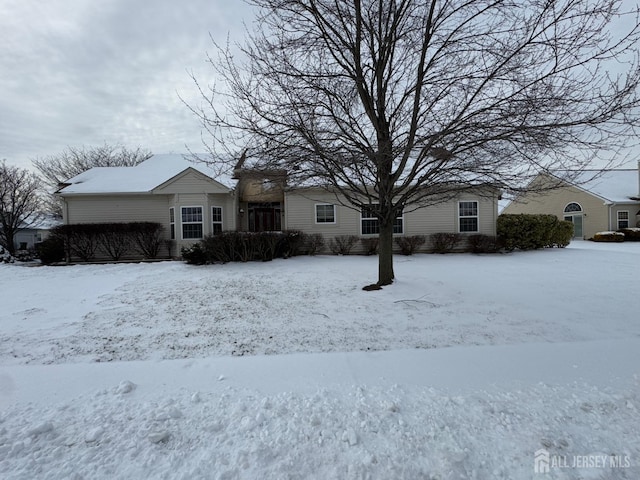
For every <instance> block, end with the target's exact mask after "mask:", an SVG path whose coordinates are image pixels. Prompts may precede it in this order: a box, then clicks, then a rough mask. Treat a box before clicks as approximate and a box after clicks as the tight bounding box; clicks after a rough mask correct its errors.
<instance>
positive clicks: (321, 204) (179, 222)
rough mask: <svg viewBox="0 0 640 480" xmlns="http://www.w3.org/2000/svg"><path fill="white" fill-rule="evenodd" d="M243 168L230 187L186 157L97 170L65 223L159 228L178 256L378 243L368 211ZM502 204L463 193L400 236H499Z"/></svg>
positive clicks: (79, 182)
mask: <svg viewBox="0 0 640 480" xmlns="http://www.w3.org/2000/svg"><path fill="white" fill-rule="evenodd" d="M243 166H244V158H243V159H241V160H240V161H239V162H238V164H237V165H236V169H235V171H234V176H233V178H231V179H221V178H220V177H218V176H216V175H214V174H213V173H212V172H211V171H210V170H209V169H208V168H207V167H205V166H203V165H194V164H192V163H190V162H187V161H186V160H184V159H183V158H182V156H181V155H154V156H153V157H151V158H150V159H148V160H146V161H145V162H143V163H141V164H139V165H138V166H135V167H101V168H93V169H91V170H89V171H87V172H84V173H82V174H80V175H78V176H77V177H74V178H72V179H70V180H69V181H68V182H67V183H66V184H65V185H64V186H63V187H62V188H61V189H60V190H59V191H58V194H59V195H60V197H61V198H62V200H63V214H64V222H65V223H67V224H73V223H99V222H128V221H152V222H159V223H161V224H162V225H164V226H165V229H166V232H167V234H166V237H167V239H171V240H173V241H174V248H173V250H172V252H171V254H172V255H174V256H175V255H178V254H179V252H180V248H181V247H182V246H187V245H190V244H192V243H194V242H196V241H197V240H199V239H201V238H203V237H204V236H205V235H208V234H211V233H217V232H220V231H223V230H241V231H250V232H259V231H279V230H302V231H304V232H306V233H321V234H322V235H323V236H324V237H325V238H326V239H327V240H329V239H330V238H333V237H335V236H337V235H357V236H362V237H367V236H376V235H377V233H378V230H377V225H378V221H377V219H375V218H373V217H372V216H371V215H369V214H368V212H367V209H363V210H362V211H359V210H356V209H354V208H350V207H347V206H345V205H342V204H341V202H340V198H339V197H337V196H336V195H334V194H331V193H329V192H327V191H325V190H321V189H318V188H291V187H287V183H286V180H287V176H286V172H284V171H281V170H257V169H253V168H243ZM498 197H499V192H498V190H497V189H495V188H493V187H488V186H486V185H485V186H478V187H473V188H464V189H462V188H461V190H460V193H459V194H458V195H457V196H456V197H455V198H453V199H450V200H448V201H446V202H443V203H440V204H438V205H435V206H430V207H424V208H420V209H417V210H413V209H407V211H406V212H404V213H403V215H402V216H400V217H398V219H397V220H396V228H395V230H396V235H429V234H431V233H436V232H456V233H463V234H474V233H481V234H486V235H495V233H496V218H497V216H498V207H497V205H498ZM358 248H359V246H358Z"/></svg>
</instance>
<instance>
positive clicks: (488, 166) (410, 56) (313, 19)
mask: <svg viewBox="0 0 640 480" xmlns="http://www.w3.org/2000/svg"><path fill="white" fill-rule="evenodd" d="M250 3H252V4H254V5H255V6H257V7H258V8H259V9H260V15H259V17H258V21H257V23H258V28H257V29H256V30H255V31H254V32H252V33H250V34H249V35H248V38H247V40H246V43H245V44H244V45H242V46H239V47H238V48H239V49H240V51H241V53H242V54H243V56H244V59H245V62H246V63H241V62H239V61H238V60H237V59H236V58H235V57H234V55H233V54H232V50H231V48H230V47H229V45H227V46H226V47H225V48H221V47H219V46H218V57H217V58H215V59H214V58H211V57H210V59H209V61H210V62H211V64H212V66H213V67H214V68H215V70H216V72H217V73H218V74H219V75H220V77H221V78H222V79H223V82H222V86H221V87H220V88H218V87H210V88H204V87H203V86H202V84H200V83H198V81H197V79H194V80H195V81H196V85H197V86H198V88H199V89H200V92H201V94H202V97H203V99H204V104H203V106H200V107H195V106H190V108H191V110H192V111H193V112H194V113H195V114H197V115H198V116H199V118H200V120H201V121H202V124H203V127H204V128H205V131H206V132H207V133H208V134H209V135H211V138H212V140H213V142H212V144H211V145H210V147H211V150H210V151H211V153H212V155H214V157H213V158H214V160H212V161H217V159H218V158H219V155H218V152H217V149H218V148H220V147H222V148H225V149H227V153H229V152H234V151H235V152H240V151H244V150H245V149H247V148H248V150H249V154H248V155H249V156H253V157H254V158H255V159H257V162H258V163H259V164H260V165H261V166H262V167H266V168H284V169H286V170H287V171H288V172H289V182H290V183H291V184H293V185H296V184H299V185H309V184H316V185H322V186H324V187H326V188H328V189H331V190H332V191H335V192H337V193H339V194H340V196H342V197H343V198H345V199H346V200H347V201H348V202H350V204H351V205H352V206H353V207H354V208H361V207H364V206H369V208H372V209H373V211H374V214H375V215H376V216H377V217H378V218H379V220H380V226H381V238H380V241H381V252H383V253H381V255H380V259H381V264H382V261H383V256H384V257H385V258H386V257H387V256H389V257H390V252H387V251H386V246H388V245H387V244H389V243H390V239H391V233H389V232H390V225H392V223H393V219H394V218H395V217H396V216H397V214H398V212H400V211H402V210H403V209H405V208H407V207H409V208H416V207H420V206H424V205H428V204H430V203H433V202H438V201H443V200H446V199H447V198H449V197H450V196H451V195H453V194H455V193H457V192H458V191H459V189H460V188H465V186H473V185H478V184H491V185H494V186H498V187H499V188H501V189H502V190H503V191H505V192H512V193H517V192H519V191H522V189H523V188H525V185H527V184H528V181H529V180H530V179H531V178H533V176H534V175H536V174H538V173H540V172H545V171H546V172H549V171H554V170H556V169H563V170H574V171H575V172H576V173H577V172H579V171H580V170H583V169H585V168H586V167H588V166H589V165H590V164H591V163H592V162H593V160H594V159H596V158H598V159H605V160H609V161H617V160H619V158H617V157H616V155H619V154H620V153H621V152H623V151H624V149H625V148H628V147H629V146H630V145H632V144H635V143H637V139H638V135H637V133H638V126H639V122H640V120H639V118H640V117H639V115H638V113H639V106H640V100H639V98H638V85H639V83H640V68H639V54H638V47H637V45H638V44H639V43H638V41H639V40H640V38H639V34H640V28H639V25H638V7H637V6H636V7H635V10H628V11H625V10H623V8H624V7H625V6H628V3H625V2H623V1H620V0H590V1H588V2H586V1H584V0H556V1H548V0H519V1H514V0H351V1H348V2H337V1H334V0H252V1H251V2H250ZM619 18H625V19H626V20H627V24H629V22H630V23H631V26H630V27H629V28H628V31H627V32H620V31H613V30H612V28H611V24H612V22H613V21H614V20H616V19H619ZM372 206H373V207H372ZM383 229H384V231H385V232H386V233H384V235H386V236H388V237H389V238H388V239H386V240H384V241H383V233H382V232H383ZM385 242H386V243H385ZM384 261H385V262H386V267H385V272H386V273H384V275H383V273H382V269H381V274H380V275H381V277H383V276H384V278H380V282H381V283H388V282H390V280H391V279H392V278H393V272H392V269H390V267H389V266H390V265H391V264H390V260H388V259H386V260H384Z"/></svg>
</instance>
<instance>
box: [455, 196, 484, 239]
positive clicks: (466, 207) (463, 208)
mask: <svg viewBox="0 0 640 480" xmlns="http://www.w3.org/2000/svg"><path fill="white" fill-rule="evenodd" d="M478 226H479V225H478V202H475V201H470V202H469V201H465V202H459V203H458V227H459V231H460V232H461V233H464V232H477V231H479V229H478Z"/></svg>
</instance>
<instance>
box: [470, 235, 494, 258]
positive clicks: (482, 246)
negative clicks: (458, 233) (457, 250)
mask: <svg viewBox="0 0 640 480" xmlns="http://www.w3.org/2000/svg"><path fill="white" fill-rule="evenodd" d="M467 240H468V242H469V250H471V252H473V253H496V252H497V251H498V250H500V243H499V241H498V237H494V236H493V235H483V234H481V233H478V234H475V235H469V237H468V238H467Z"/></svg>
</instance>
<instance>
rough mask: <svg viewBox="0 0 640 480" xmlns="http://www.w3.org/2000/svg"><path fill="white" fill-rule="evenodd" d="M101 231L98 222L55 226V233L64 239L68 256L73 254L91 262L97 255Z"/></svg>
mask: <svg viewBox="0 0 640 480" xmlns="http://www.w3.org/2000/svg"><path fill="white" fill-rule="evenodd" d="M99 231H100V224H98V223H83V224H75V225H58V226H57V227H54V228H53V234H54V235H57V236H60V237H61V238H63V239H64V244H65V250H66V252H67V254H68V256H69V257H71V256H72V255H73V256H75V257H78V258H80V260H82V261H84V262H90V261H91V260H93V259H94V257H95V254H96V250H97V249H98V233H99Z"/></svg>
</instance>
